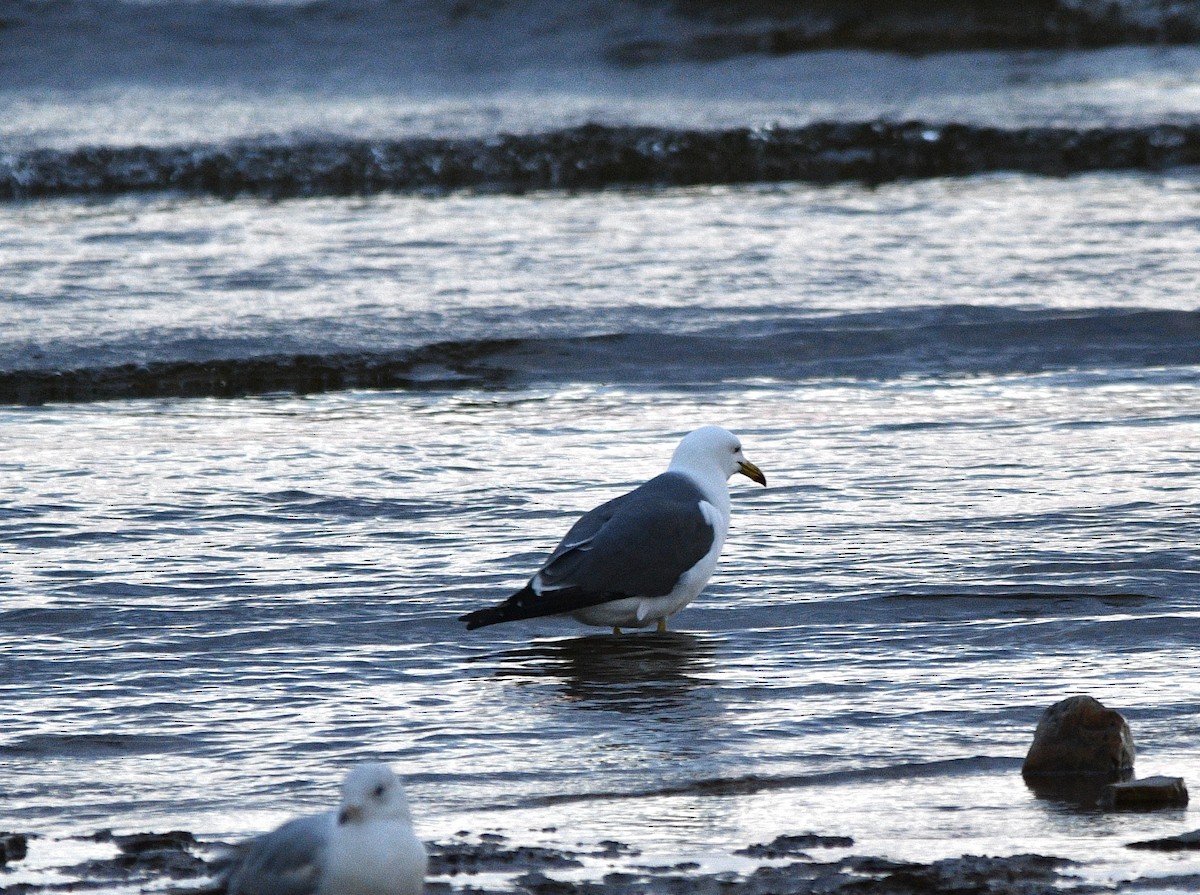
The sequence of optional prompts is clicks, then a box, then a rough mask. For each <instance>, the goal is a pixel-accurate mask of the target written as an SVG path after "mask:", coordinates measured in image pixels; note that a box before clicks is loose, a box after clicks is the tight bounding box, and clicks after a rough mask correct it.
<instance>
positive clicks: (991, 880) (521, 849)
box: [0, 831, 1200, 895]
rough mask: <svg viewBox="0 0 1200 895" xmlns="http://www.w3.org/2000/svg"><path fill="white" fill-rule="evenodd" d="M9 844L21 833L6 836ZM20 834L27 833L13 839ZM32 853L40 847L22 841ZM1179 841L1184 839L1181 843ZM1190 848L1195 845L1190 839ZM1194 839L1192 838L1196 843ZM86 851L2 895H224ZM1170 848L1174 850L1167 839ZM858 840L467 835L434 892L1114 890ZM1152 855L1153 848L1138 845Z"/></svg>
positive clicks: (994, 860)
mask: <svg viewBox="0 0 1200 895" xmlns="http://www.w3.org/2000/svg"><path fill="white" fill-rule="evenodd" d="M8 835H9V836H12V835H14V834H8ZM15 835H18V836H22V835H23V834H15ZM24 838H25V839H26V840H27V844H28V849H29V852H30V854H32V853H33V852H35V851H36V850H37V849H39V848H40V847H41V841H40V839H39V837H37V836H36V835H27V836H24ZM1176 838H1177V839H1178V838H1179V837H1176ZM1185 838H1186V837H1185ZM1193 838H1194V837H1193ZM88 841H91V842H95V843H97V844H98V845H107V846H110V850H111V851H112V852H113V854H112V856H111V857H106V858H96V859H93V860H88V861H85V862H84V863H82V864H78V865H75V866H71V867H61V868H54V869H53V872H52V874H48V875H53V877H54V878H55V881H54V882H46V883H39V882H29V881H23V882H17V883H9V884H7V885H5V884H4V883H5V882H6V881H5V879H4V877H5V876H7V875H10V874H11V873H12V872H13V871H14V870H19V869H20V867H21V863H22V859H23V858H24V857H25V856H24V854H22V855H21V857H20V858H16V859H14V860H12V861H10V862H9V863H8V864H7V866H5V867H4V868H3V869H2V870H0V893H4V895H32V893H50V892H63V891H72V892H77V891H96V890H101V889H103V890H119V889H129V890H139V891H148V890H149V891H164V890H165V891H172V892H177V893H188V895H199V893H207V895H219V893H220V892H221V891H222V889H221V885H220V868H221V866H222V861H221V856H222V854H223V853H225V851H226V848H227V846H226V844H224V843H219V842H205V841H202V840H199V839H197V838H196V837H195V836H193V835H192V834H191V833H188V832H184V831H173V832H167V833H141V834H134V835H125V836H120V835H113V834H112V833H111V832H109V831H100V832H98V833H96V834H95V835H94V836H92V837H88ZM1162 842H1163V843H1165V844H1164V845H1163V846H1162V848H1163V850H1172V849H1173V848H1174V847H1175V846H1176V841H1175V840H1162ZM852 847H853V840H852V839H850V838H848V837H843V836H822V835H816V834H811V833H806V834H798V835H790V836H779V837H777V838H776V839H775V840H774V841H772V842H770V843H758V844H753V845H749V846H747V847H746V848H743V849H738V850H736V851H735V853H734V855H733V856H730V857H741V858H743V859H746V860H744V861H743V864H744V866H746V868H747V869H744V870H737V871H729V870H727V871H722V872H706V871H703V870H701V868H700V867H699V865H697V864H694V863H681V864H676V865H672V866H661V865H654V864H649V863H646V862H644V861H643V859H642V856H641V853H640V851H639V850H638V849H637V848H636V847H634V846H630V845H626V844H623V843H619V842H602V843H599V845H598V846H596V847H592V848H587V849H585V848H582V847H581V848H580V849H579V850H572V849H568V848H561V849H560V848H546V847H540V846H527V845H520V844H517V843H513V842H510V841H509V840H508V839H507V838H506V837H504V836H500V835H498V834H494V833H484V834H482V835H478V836H477V835H473V834H468V833H460V834H458V836H457V837H455V838H454V839H452V840H451V841H449V842H439V843H433V844H431V845H430V866H429V881H428V884H427V887H426V891H427V892H428V893H430V895H438V893H452V892H470V893H472V895H492V893H495V895H523V893H529V895H635V893H650V895H714V893H722V895H768V893H770V895H808V893H817V892H819V893H823V895H851V893H854V895H875V893H880V895H882V893H887V895H893V893H896V895H901V893H967V892H970V893H992V892H995V893H1001V892H1003V893H1022V895H1039V893H1047V895H1049V893H1073V895H1082V893H1091V892H1099V891H1102V890H1103V891H1109V892H1111V891H1114V889H1113V888H1112V887H1111V886H1100V885H1094V884H1090V883H1086V882H1084V881H1083V880H1082V879H1081V878H1080V877H1079V875H1078V874H1077V872H1076V871H1077V870H1078V868H1079V867H1080V865H1078V864H1077V863H1075V862H1073V861H1071V860H1068V859H1065V858H1059V857H1048V856H1043V855H1032V854H1023V855H1011V856H1007V857H982V856H974V855H964V856H962V857H958V858H950V859H946V860H941V861H934V862H932V863H928V864H924V863H912V862H904V861H894V860H890V859H887V858H880V857H872V856H864V855H855V854H847V853H846V852H847V850H848V849H851V848H852ZM1134 847H1140V848H1146V847H1153V845H1152V844H1151V845H1150V846H1148V845H1147V844H1146V843H1137V844H1134ZM1164 888H1179V889H1192V890H1194V889H1197V888H1200V874H1186V875H1181V876H1173V877H1170V878H1163V877H1155V878H1143V879H1130V880H1124V881H1121V882H1119V883H1118V884H1117V886H1116V889H1115V891H1118V892H1137V891H1147V890H1160V889H1164Z"/></svg>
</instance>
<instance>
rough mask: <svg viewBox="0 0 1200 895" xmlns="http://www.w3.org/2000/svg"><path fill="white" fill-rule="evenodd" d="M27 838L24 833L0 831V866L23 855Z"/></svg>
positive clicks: (27, 844)
mask: <svg viewBox="0 0 1200 895" xmlns="http://www.w3.org/2000/svg"><path fill="white" fill-rule="evenodd" d="M28 846H29V839H28V837H27V836H26V835H25V834H24V833H0V867H3V866H4V865H5V864H7V863H8V862H9V861H19V860H21V859H22V858H23V857H25V853H26V851H27V849H28Z"/></svg>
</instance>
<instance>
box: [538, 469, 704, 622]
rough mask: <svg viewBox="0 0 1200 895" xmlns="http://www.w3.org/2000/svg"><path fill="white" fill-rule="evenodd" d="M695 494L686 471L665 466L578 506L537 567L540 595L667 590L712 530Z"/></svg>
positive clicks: (691, 563)
mask: <svg viewBox="0 0 1200 895" xmlns="http://www.w3.org/2000/svg"><path fill="white" fill-rule="evenodd" d="M703 499H704V495H703V494H702V493H701V492H700V489H699V488H697V487H696V485H695V483H693V482H692V480H691V479H689V478H687V477H686V476H683V475H680V474H679V473H673V472H666V473H663V474H662V475H659V476H655V477H654V478H652V479H651V480H650V481H648V482H646V484H644V485H642V486H641V487H639V488H636V489H635V490H633V491H630V492H629V493H628V494H625V495H622V496H621V497H618V498H616V499H614V500H610V501H609V502H608V503H605V504H601V505H600V506H598V507H596V509H594V510H592V511H591V512H589V513H586V514H584V515H583V516H582V517H581V518H580V519H579V521H578V522H576V523H575V524H574V525H573V526H571V530H570V531H569V532H567V535H566V537H564V538H563V539H562V541H561V542H560V543H559V545H558V546H557V547H556V548H555V550H554V552H553V553H552V554H550V558H549V559H548V560H547V561H546V564H545V565H544V566H542V568H541V570H540V571H539V572H538V574H537V576H536V580H537V581H538V583H539V585H540V589H541V594H542V596H544V597H546V598H551V593H552V592H554V591H575V592H577V593H579V595H580V596H581V597H584V596H585V595H588V594H591V595H601V594H604V595H608V599H619V598H620V597H622V596H636V597H661V596H664V595H665V594H668V593H670V592H671V590H672V589H673V588H674V587H675V585H676V583H677V582H678V581H679V578H680V576H682V575H683V573H684V572H686V571H687V570H688V569H690V568H691V567H692V566H694V565H695V564H696V563H698V562H699V561H700V559H701V558H702V557H703V556H704V555H705V554H706V553H708V551H709V550H711V549H712V545H713V539H714V538H715V537H716V532H715V531H714V530H713V527H712V525H711V524H709V521H708V519H706V518H705V516H704V513H703V512H702V511H701V509H700V501H702V500H703ZM585 598H586V597H585Z"/></svg>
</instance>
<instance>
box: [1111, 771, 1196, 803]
mask: <svg viewBox="0 0 1200 895" xmlns="http://www.w3.org/2000/svg"><path fill="white" fill-rule="evenodd" d="M1187 803H1188V791H1187V786H1185V785H1184V782H1183V778H1182V777H1144V778H1143V779H1141V780H1130V781H1129V782H1128V783H1112V784H1109V785H1108V786H1106V787H1104V791H1103V792H1102V793H1101V794H1100V807H1101V808H1108V809H1110V810H1116V811H1120V810H1124V809H1133V810H1141V811H1149V810H1152V809H1154V808H1181V807H1183V806H1184V805H1186V804H1187Z"/></svg>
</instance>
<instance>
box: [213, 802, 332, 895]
mask: <svg viewBox="0 0 1200 895" xmlns="http://www.w3.org/2000/svg"><path fill="white" fill-rule="evenodd" d="M335 823H336V819H335V818H334V816H333V813H332V812H326V813H325V814H316V815H313V816H311V817H301V818H297V819H296V820H290V821H288V822H287V823H285V824H284V825H283V826H281V827H280V828H279V829H277V830H274V831H273V832H270V833H266V834H264V835H262V836H259V837H258V838H256V839H251V840H250V841H249V842H247V843H246V844H245V845H243V846H241V851H240V855H239V857H238V858H236V859H235V863H234V865H233V866H232V867H231V868H230V870H229V875H228V876H227V877H226V883H225V889H226V892H227V895H313V893H314V892H316V890H317V885H318V883H319V882H320V880H321V870H322V867H323V862H324V857H325V850H326V846H327V844H328V842H329V835H330V832H331V831H332V829H333V826H334V824H335Z"/></svg>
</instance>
